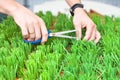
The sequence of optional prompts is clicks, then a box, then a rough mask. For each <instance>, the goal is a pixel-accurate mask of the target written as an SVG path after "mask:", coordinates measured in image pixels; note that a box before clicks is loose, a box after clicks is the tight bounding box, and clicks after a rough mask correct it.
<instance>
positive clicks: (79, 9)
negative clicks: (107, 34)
mask: <svg viewBox="0 0 120 80" xmlns="http://www.w3.org/2000/svg"><path fill="white" fill-rule="evenodd" d="M84 12H85V11H84V9H83V8H76V9H75V10H74V14H78V13H80V14H83V13H84Z"/></svg>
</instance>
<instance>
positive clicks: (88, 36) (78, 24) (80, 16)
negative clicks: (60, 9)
mask: <svg viewBox="0 0 120 80" xmlns="http://www.w3.org/2000/svg"><path fill="white" fill-rule="evenodd" d="M73 23H74V26H75V29H76V30H77V31H78V32H76V37H77V38H79V37H80V39H81V38H82V28H85V29H86V32H85V36H84V39H85V40H87V41H92V40H93V41H94V42H95V43H98V41H99V40H100V38H101V35H100V33H99V31H98V30H97V28H96V25H95V23H94V22H93V21H92V20H91V19H90V18H89V17H88V15H87V14H86V13H85V11H84V10H83V9H82V8H76V9H75V11H74V17H73Z"/></svg>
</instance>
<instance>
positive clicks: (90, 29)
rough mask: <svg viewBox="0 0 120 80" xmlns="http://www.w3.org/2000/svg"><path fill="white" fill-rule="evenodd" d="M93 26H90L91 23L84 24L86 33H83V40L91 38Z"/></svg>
mask: <svg viewBox="0 0 120 80" xmlns="http://www.w3.org/2000/svg"><path fill="white" fill-rule="evenodd" d="M93 27H94V26H92V25H87V26H86V33H85V37H84V39H85V40H89V39H90V38H91V36H92V31H93Z"/></svg>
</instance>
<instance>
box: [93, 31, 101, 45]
mask: <svg viewBox="0 0 120 80" xmlns="http://www.w3.org/2000/svg"><path fill="white" fill-rule="evenodd" d="M100 38H101V35H100V33H99V32H98V31H97V32H96V39H95V41H94V42H95V43H98V42H99V40H100Z"/></svg>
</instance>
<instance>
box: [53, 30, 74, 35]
mask: <svg viewBox="0 0 120 80" xmlns="http://www.w3.org/2000/svg"><path fill="white" fill-rule="evenodd" d="M72 32H76V30H68V31H62V32H56V33H55V35H61V34H66V33H72Z"/></svg>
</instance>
